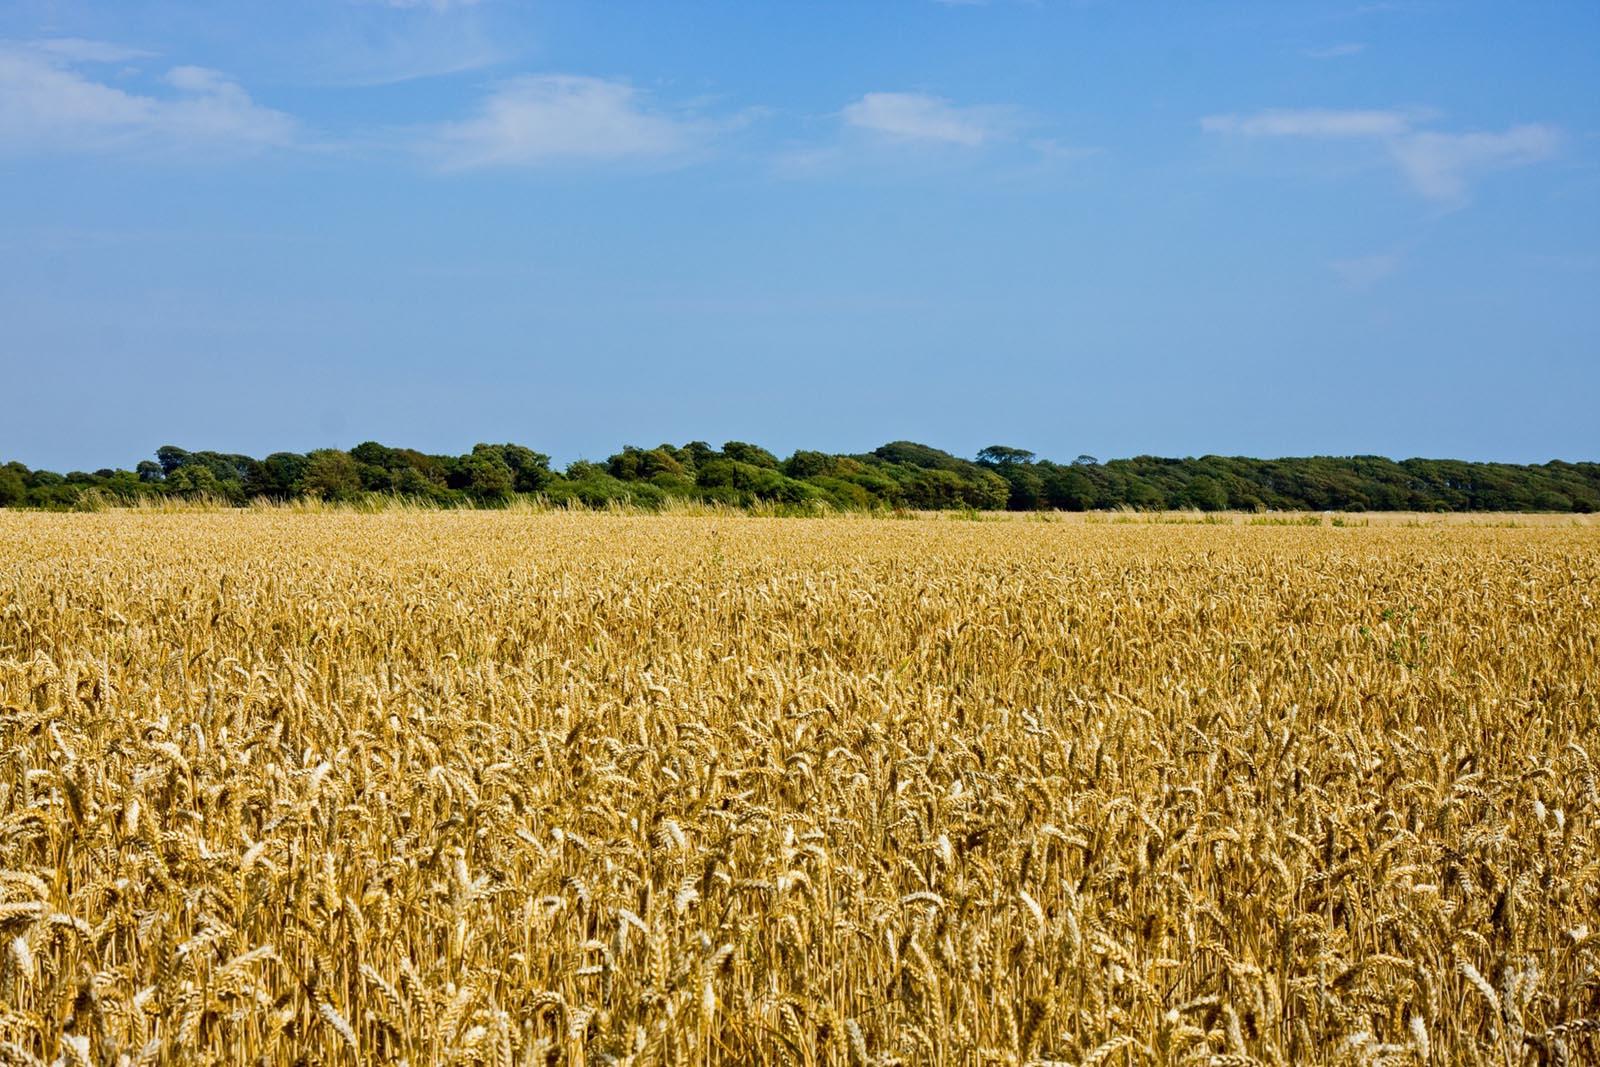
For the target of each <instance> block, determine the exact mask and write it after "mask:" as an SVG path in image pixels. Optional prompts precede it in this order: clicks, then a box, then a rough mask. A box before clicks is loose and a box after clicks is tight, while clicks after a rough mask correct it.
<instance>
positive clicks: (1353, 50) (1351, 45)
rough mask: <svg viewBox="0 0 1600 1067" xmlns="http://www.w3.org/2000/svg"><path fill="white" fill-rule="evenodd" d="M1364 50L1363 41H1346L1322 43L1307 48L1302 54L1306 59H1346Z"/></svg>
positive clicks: (1365, 48)
mask: <svg viewBox="0 0 1600 1067" xmlns="http://www.w3.org/2000/svg"><path fill="white" fill-rule="evenodd" d="M1366 50H1367V46H1366V43H1365V42H1364V41H1346V42H1344V43H1343V44H1330V45H1324V46H1323V47H1321V48H1307V49H1306V50H1305V53H1304V54H1305V56H1306V58H1308V59H1348V58H1349V57H1350V56H1358V55H1360V54H1361V53H1362V52H1365V51H1366Z"/></svg>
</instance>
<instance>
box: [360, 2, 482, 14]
mask: <svg viewBox="0 0 1600 1067" xmlns="http://www.w3.org/2000/svg"><path fill="white" fill-rule="evenodd" d="M356 3H361V4H372V5H376V6H378V7H398V8H408V9H414V8H426V9H429V10H432V11H449V10H450V9H451V8H456V7H476V6H477V4H478V0H356Z"/></svg>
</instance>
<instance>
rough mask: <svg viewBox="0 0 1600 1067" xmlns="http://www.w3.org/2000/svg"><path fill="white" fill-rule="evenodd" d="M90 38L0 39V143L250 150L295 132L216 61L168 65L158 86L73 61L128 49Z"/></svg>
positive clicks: (24, 148) (52, 148)
mask: <svg viewBox="0 0 1600 1067" xmlns="http://www.w3.org/2000/svg"><path fill="white" fill-rule="evenodd" d="M90 44H94V43H93V42H73V43H72V44H70V45H67V46H65V47H62V46H60V45H59V43H58V46H57V47H55V48H39V47H33V46H8V45H3V44H0V152H10V153H29V152H81V151H88V152H103V151H110V150H116V149H127V150H145V151H183V150H189V149H196V148H206V149H217V148H231V149H239V150H258V149H263V148H273V147H282V146H285V145H288V144H291V143H292V142H293V141H294V139H295V134H296V123H295V120H294V119H293V118H291V117H290V116H288V115H286V114H284V113H283V112H281V111H275V110H273V109H271V108H267V107H263V106H261V105H260V104H257V103H256V102H255V101H253V100H252V99H251V98H250V96H249V94H248V93H246V92H245V90H244V89H243V88H241V87H240V86H239V85H238V84H237V83H236V82H234V81H232V80H231V79H230V78H228V77H227V76H226V75H224V74H222V73H220V72H218V71H214V70H209V69H207V68H204V67H191V66H180V67H174V68H172V69H171V70H169V71H168V72H167V73H166V75H165V77H164V78H163V79H162V82H163V85H164V87H165V88H166V89H167V90H168V91H166V92H159V91H151V92H143V93H141V92H134V91H130V90H128V89H124V88H120V87H118V86H114V85H109V84H106V83H105V82H103V81H100V80H97V79H95V78H93V77H91V76H89V75H88V74H85V73H84V72H83V71H82V70H80V69H78V65H79V64H82V63H88V62H118V61H121V60H124V59H128V58H132V56H131V55H130V54H129V53H130V51H131V50H122V51H120V52H119V51H118V50H117V49H116V47H115V46H109V45H101V44H94V47H85V46H87V45H90ZM113 55H115V56H117V58H116V59H113V58H110V57H112V56H113ZM69 57H70V58H69ZM74 61H76V62H74Z"/></svg>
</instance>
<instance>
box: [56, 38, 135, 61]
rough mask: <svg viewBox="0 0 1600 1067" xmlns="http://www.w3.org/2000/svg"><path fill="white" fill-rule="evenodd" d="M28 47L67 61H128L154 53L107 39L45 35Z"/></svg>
mask: <svg viewBox="0 0 1600 1067" xmlns="http://www.w3.org/2000/svg"><path fill="white" fill-rule="evenodd" d="M28 47H30V48H32V49H33V50H35V51H38V52H44V53H46V54H48V55H51V56H55V57H57V58H59V59H63V60H66V61H67V62H69V63H128V62H131V61H133V60H135V59H148V58H150V57H151V56H153V55H155V53H154V52H147V51H145V50H144V49H142V48H129V47H128V46H126V45H120V44H113V43H111V42H109V41H90V40H86V39H84V38H82V37H46V38H43V39H41V40H37V41H30V42H29V43H28Z"/></svg>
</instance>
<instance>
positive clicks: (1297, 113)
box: [1200, 108, 1412, 137]
mask: <svg viewBox="0 0 1600 1067" xmlns="http://www.w3.org/2000/svg"><path fill="white" fill-rule="evenodd" d="M1411 119H1412V116H1411V115H1410V114H1408V113H1407V112H1404V111H1334V110H1325V109H1320V108H1304V109H1300V110H1286V109H1279V110H1267V111H1258V112H1256V113H1255V114H1254V115H1208V116H1206V117H1205V118H1203V119H1201V120H1200V128H1201V129H1203V130H1206V131H1208V132H1211V133H1237V134H1242V135H1244V136H1246V137H1395V136H1398V135H1400V134H1403V133H1405V132H1406V131H1408V130H1409V129H1411Z"/></svg>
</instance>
